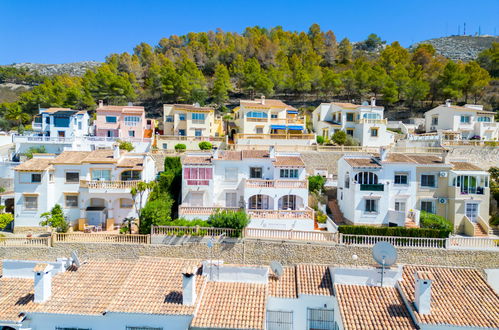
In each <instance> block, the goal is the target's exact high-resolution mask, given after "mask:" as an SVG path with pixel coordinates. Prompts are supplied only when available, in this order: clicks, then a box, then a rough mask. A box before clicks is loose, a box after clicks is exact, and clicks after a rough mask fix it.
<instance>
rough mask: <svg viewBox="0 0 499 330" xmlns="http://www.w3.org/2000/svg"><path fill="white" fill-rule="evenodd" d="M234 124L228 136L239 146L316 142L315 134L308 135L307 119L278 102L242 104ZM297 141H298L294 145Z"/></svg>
mask: <svg viewBox="0 0 499 330" xmlns="http://www.w3.org/2000/svg"><path fill="white" fill-rule="evenodd" d="M234 124H235V125H236V126H237V128H234V129H232V131H231V132H230V135H232V136H234V135H235V133H237V135H236V136H235V140H236V142H237V143H238V144H240V143H242V144H252V143H251V142H252V141H251V140H255V139H256V140H258V144H276V143H279V141H281V143H284V144H285V142H282V140H293V141H292V142H291V143H292V144H296V143H298V144H303V143H305V144H309V143H311V141H312V142H313V141H315V136H314V134H307V129H306V118H305V117H300V116H299V113H298V110H297V109H296V108H294V107H292V106H290V105H288V104H286V103H284V102H282V101H280V100H272V99H269V100H267V99H265V97H264V96H262V97H261V98H260V99H254V100H241V101H240V105H239V107H237V108H235V109H234ZM297 140H300V141H297Z"/></svg>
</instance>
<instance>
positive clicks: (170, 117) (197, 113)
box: [157, 103, 224, 150]
mask: <svg viewBox="0 0 499 330" xmlns="http://www.w3.org/2000/svg"><path fill="white" fill-rule="evenodd" d="M222 135H223V124H222V120H221V119H220V118H216V117H215V110H214V109H213V108H211V107H201V106H200V105H199V104H197V103H196V104H194V105H191V104H164V105H163V135H160V136H159V137H158V143H157V146H158V147H159V148H161V149H173V148H174V147H175V145H176V144H177V143H183V144H185V145H186V146H187V149H188V150H196V149H198V144H199V142H201V141H209V142H210V143H212V144H214V145H216V146H218V145H219V144H220V142H222V141H224V139H223V138H222Z"/></svg>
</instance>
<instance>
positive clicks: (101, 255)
mask: <svg viewBox="0 0 499 330" xmlns="http://www.w3.org/2000/svg"><path fill="white" fill-rule="evenodd" d="M73 250H76V251H78V254H79V256H80V259H82V260H85V259H130V258H137V257H139V256H157V257H176V258H196V259H210V258H213V259H223V260H224V261H225V262H227V263H241V264H269V263H270V262H271V261H273V260H277V261H280V262H282V263H283V264H287V265H290V264H296V263H318V264H338V265H373V264H374V260H373V258H372V256H371V248H369V247H354V246H343V245H321V244H304V243H292V242H277V241H276V242H272V241H258V240H244V241H243V242H237V243H222V244H215V246H214V247H213V250H212V251H210V249H209V248H208V246H207V245H206V244H199V243H187V244H184V245H154V244H153V245H140V244H105V243H55V245H54V247H51V248H42V247H39V248H33V247H32V248H22V247H0V259H34V260H51V259H55V258H57V257H69V256H70V254H71V251H73ZM397 251H398V254H399V258H398V262H399V263H404V264H424V265H440V266H459V267H474V268H478V269H486V268H499V253H498V252H492V251H453V250H439V249H424V248H419V249H416V248H398V249H397ZM353 255H357V256H358V259H357V260H356V261H354V260H353V258H352V256H353Z"/></svg>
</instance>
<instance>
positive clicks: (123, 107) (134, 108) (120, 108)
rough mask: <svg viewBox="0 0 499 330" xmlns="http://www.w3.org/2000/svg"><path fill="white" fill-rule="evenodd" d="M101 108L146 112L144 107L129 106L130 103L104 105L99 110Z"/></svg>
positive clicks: (103, 109) (98, 109)
mask: <svg viewBox="0 0 499 330" xmlns="http://www.w3.org/2000/svg"><path fill="white" fill-rule="evenodd" d="M100 110H102V111H120V112H121V111H127V110H132V111H139V112H144V107H140V106H128V105H104V106H102V107H99V108H97V112H99V111H100Z"/></svg>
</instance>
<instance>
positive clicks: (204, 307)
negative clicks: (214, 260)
mask: <svg viewBox="0 0 499 330" xmlns="http://www.w3.org/2000/svg"><path fill="white" fill-rule="evenodd" d="M267 293H268V288H267V285H265V284H255V283H233V282H229V283H228V282H208V283H207V284H206V288H205V290H204V293H203V297H202V300H201V303H200V305H199V309H198V311H197V313H196V315H195V316H194V318H193V320H192V323H191V327H199V328H210V329H213V328H217V329H219V328H222V329H265V313H266V305H267Z"/></svg>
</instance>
